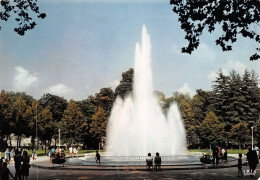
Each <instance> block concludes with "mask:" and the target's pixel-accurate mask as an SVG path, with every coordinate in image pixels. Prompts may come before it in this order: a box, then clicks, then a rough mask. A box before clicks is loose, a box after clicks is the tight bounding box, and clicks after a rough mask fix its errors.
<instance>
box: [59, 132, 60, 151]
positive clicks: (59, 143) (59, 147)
mask: <svg viewBox="0 0 260 180" xmlns="http://www.w3.org/2000/svg"><path fill="white" fill-rule="evenodd" d="M59 148H60V129H59Z"/></svg>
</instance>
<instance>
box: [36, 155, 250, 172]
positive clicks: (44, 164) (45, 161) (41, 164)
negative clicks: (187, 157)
mask: <svg viewBox="0 0 260 180" xmlns="http://www.w3.org/2000/svg"><path fill="white" fill-rule="evenodd" d="M93 158H94V157H93ZM101 160H102V159H101ZM243 162H245V159H243ZM31 164H32V166H33V167H38V168H42V169H53V170H54V169H56V170H58V169H59V170H117V171H118V170H122V171H131V170H132V171H135V170H139V171H144V170H147V169H146V166H103V165H102V161H101V165H95V166H90V165H84V166H83V165H81V166H80V165H68V164H65V165H64V167H63V166H62V165H60V166H59V165H57V164H55V165H54V166H53V165H52V164H51V162H50V158H49V157H46V156H42V157H39V158H38V159H37V160H36V161H31ZM236 166H237V161H231V162H228V163H227V164H223V165H222V164H219V165H218V166H217V167H215V166H212V165H211V164H206V165H205V166H203V165H187V166H178V165H176V166H168V165H167V166H162V167H161V168H162V169H163V170H189V169H215V168H229V167H236Z"/></svg>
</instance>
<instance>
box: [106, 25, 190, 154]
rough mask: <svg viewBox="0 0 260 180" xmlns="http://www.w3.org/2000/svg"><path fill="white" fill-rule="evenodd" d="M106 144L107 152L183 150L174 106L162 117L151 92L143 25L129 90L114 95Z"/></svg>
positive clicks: (182, 132) (147, 42) (147, 39)
mask: <svg viewBox="0 0 260 180" xmlns="http://www.w3.org/2000/svg"><path fill="white" fill-rule="evenodd" d="M106 143H107V153H108V154H109V155H117V156H145V155H147V153H148V152H150V153H152V154H155V153H156V152H159V153H160V154H161V155H165V156H173V155H176V154H185V153H186V133H185V128H184V125H183V122H182V120H181V116H180V112H179V110H178V107H177V105H176V104H172V105H171V106H170V108H169V110H168V113H167V116H165V115H164V113H163V111H162V109H161V107H160V105H159V103H158V100H157V98H156V96H155V95H154V89H153V80H152V69H151V42H150V37H149V34H148V33H147V30H146V27H145V26H143V30H142V43H141V44H139V43H137V44H136V51H135V65H134V86H133V93H132V94H129V96H128V97H126V98H125V100H123V99H121V98H120V97H117V99H116V102H115V104H114V106H113V109H112V112H111V116H110V119H109V122H108V126H107V142H106Z"/></svg>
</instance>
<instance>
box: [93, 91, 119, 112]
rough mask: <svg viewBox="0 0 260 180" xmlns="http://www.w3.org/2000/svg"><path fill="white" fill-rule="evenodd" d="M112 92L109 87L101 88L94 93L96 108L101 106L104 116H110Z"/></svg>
mask: <svg viewBox="0 0 260 180" xmlns="http://www.w3.org/2000/svg"><path fill="white" fill-rule="evenodd" d="M114 99H115V98H114V92H113V90H112V89H111V88H102V89H100V92H99V93H96V96H95V102H96V107H97V109H98V108H99V107H101V108H102V109H104V110H105V112H106V117H108V116H110V113H111V109H112V106H113V103H114Z"/></svg>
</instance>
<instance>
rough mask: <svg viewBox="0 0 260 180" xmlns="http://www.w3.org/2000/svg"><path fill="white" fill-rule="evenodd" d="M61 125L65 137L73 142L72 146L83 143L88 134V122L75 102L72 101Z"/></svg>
mask: <svg viewBox="0 0 260 180" xmlns="http://www.w3.org/2000/svg"><path fill="white" fill-rule="evenodd" d="M61 123H62V125H63V126H62V127H63V128H62V132H63V135H64V136H65V137H66V138H69V139H70V140H71V144H73V143H76V144H78V143H80V142H83V139H84V136H85V135H86V132H87V122H86V121H85V119H84V116H83V114H82V112H81V109H80V107H79V106H78V105H77V103H76V102H75V101H73V100H70V102H69V104H68V107H67V109H66V110H65V111H64V115H63V118H62V122H61Z"/></svg>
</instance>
